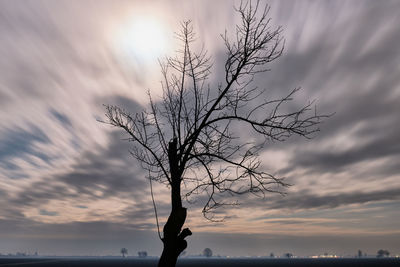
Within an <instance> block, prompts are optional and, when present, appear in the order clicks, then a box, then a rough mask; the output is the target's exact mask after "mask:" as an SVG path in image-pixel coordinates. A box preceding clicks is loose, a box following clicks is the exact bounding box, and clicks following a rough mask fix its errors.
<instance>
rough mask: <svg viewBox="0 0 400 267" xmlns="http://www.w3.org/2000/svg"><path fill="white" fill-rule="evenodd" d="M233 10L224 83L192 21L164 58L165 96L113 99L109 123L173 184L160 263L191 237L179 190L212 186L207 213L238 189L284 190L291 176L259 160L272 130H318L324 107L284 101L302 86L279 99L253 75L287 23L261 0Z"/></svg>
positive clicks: (187, 194)
mask: <svg viewBox="0 0 400 267" xmlns="http://www.w3.org/2000/svg"><path fill="white" fill-rule="evenodd" d="M236 11H237V13H238V14H239V16H240V18H241V23H240V24H238V25H236V31H235V32H234V34H233V38H229V36H228V34H227V33H225V34H223V35H221V36H222V39H223V42H224V44H225V47H226V52H227V54H226V61H225V65H224V67H225V69H224V73H225V75H224V77H223V81H221V82H220V83H219V84H217V85H215V86H213V85H211V84H210V83H209V81H208V78H209V76H210V74H211V68H212V62H211V58H210V57H209V56H208V54H207V51H206V50H205V49H200V50H199V51H194V49H193V46H194V45H193V43H194V41H195V34H194V31H193V27H192V24H191V22H190V21H186V22H183V23H182V30H181V31H180V33H179V34H177V38H179V40H180V41H181V43H182V47H181V50H179V51H178V53H177V55H176V56H175V57H167V58H166V59H165V60H164V61H160V65H161V71H162V75H163V81H162V89H163V96H162V100H161V101H155V100H154V99H153V98H152V97H151V95H150V93H149V108H148V110H143V111H142V112H140V113H136V114H130V113H129V112H127V111H125V110H123V109H121V108H119V107H117V106H110V105H108V106H106V117H107V119H108V120H107V123H109V124H111V125H113V126H116V127H120V128H122V129H123V130H125V132H127V133H128V134H129V141H131V142H132V143H133V148H132V151H131V153H132V155H133V156H134V157H135V158H136V159H137V160H138V161H139V162H140V163H141V165H142V166H143V168H144V169H145V170H146V171H148V173H149V175H148V178H149V179H150V181H156V182H160V183H162V184H165V185H167V187H168V188H169V189H170V191H171V205H172V209H171V212H170V215H169V217H168V220H167V223H166V224H165V226H164V228H163V237H162V238H161V236H160V238H161V239H162V242H163V244H164V249H163V252H162V255H161V258H160V261H159V266H175V264H176V260H177V258H178V256H179V254H180V253H181V252H182V251H183V250H184V249H185V248H186V247H187V242H186V240H185V238H186V237H187V236H189V235H191V234H192V232H191V231H190V230H189V229H188V228H185V229H183V230H182V227H183V225H184V223H185V220H186V208H184V207H183V206H182V198H184V199H186V200H188V201H190V200H191V197H194V196H195V195H197V194H201V195H202V196H206V201H205V202H204V208H203V214H204V216H205V217H206V218H208V219H210V220H216V219H217V218H215V217H214V215H213V212H212V211H213V210H214V209H215V208H218V207H221V206H223V205H235V204H236V202H235V201H231V199H232V197H233V196H236V195H243V194H246V193H251V194H254V195H257V196H261V197H263V196H264V195H265V193H269V192H272V193H282V192H283V191H282V188H283V187H285V186H287V184H286V183H285V182H284V181H283V180H282V179H281V178H278V177H275V176H274V175H272V174H271V173H268V172H265V171H264V170H263V169H262V167H261V161H260V159H259V157H258V152H259V151H260V149H262V148H263V147H264V145H265V144H266V143H267V142H268V141H271V140H272V141H284V140H286V139H287V138H289V137H290V136H292V135H300V136H303V137H307V138H310V137H312V134H313V133H315V132H316V131H318V124H319V122H320V119H321V118H322V117H325V116H323V115H317V113H316V112H314V111H313V110H312V102H310V103H308V104H305V105H304V106H303V107H301V108H300V109H297V110H295V111H286V110H287V109H286V108H285V104H287V103H288V102H290V101H291V100H292V98H293V96H294V94H295V93H296V91H298V89H294V90H292V91H291V92H289V93H288V94H287V95H285V96H284V97H281V98H279V99H265V92H264V91H265V90H263V89H259V88H257V87H255V86H254V85H253V83H252V82H253V79H254V77H255V76H256V75H257V74H261V73H264V72H266V71H268V70H269V69H268V64H269V63H270V62H271V61H273V60H275V59H277V58H278V57H280V56H281V55H282V51H283V47H284V40H283V37H282V29H281V27H277V28H272V27H271V25H270V19H269V18H268V12H269V7H268V6H265V7H261V6H260V5H259V2H257V3H255V4H254V3H253V4H252V3H251V2H247V3H242V4H241V5H240V6H239V7H238V8H237V9H236ZM238 125H239V126H240V127H245V128H247V129H251V130H252V131H254V133H256V134H257V135H258V136H261V137H263V138H262V141H258V142H257V143H256V142H251V141H248V140H245V141H244V140H243V138H240V136H236V135H235V133H234V130H233V129H234V127H236V126H238ZM182 185H184V187H182V188H181V186H182ZM181 189H182V191H181Z"/></svg>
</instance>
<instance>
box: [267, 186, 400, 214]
mask: <svg viewBox="0 0 400 267" xmlns="http://www.w3.org/2000/svg"><path fill="white" fill-rule="evenodd" d="M399 198H400V188H393V189H387V190H382V191H370V192H357V191H353V192H351V193H337V194H325V195H321V196H318V195H316V194H315V193H314V194H310V193H308V192H298V193H294V194H288V195H287V196H285V197H283V198H279V199H275V200H274V201H273V202H272V203H270V204H267V205H268V206H269V207H270V208H272V209H293V210H297V209H313V208H323V209H327V208H337V207H340V206H346V205H351V204H365V203H369V202H376V201H388V200H389V201H390V200H398V199H399Z"/></svg>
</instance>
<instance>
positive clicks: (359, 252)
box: [358, 249, 363, 258]
mask: <svg viewBox="0 0 400 267" xmlns="http://www.w3.org/2000/svg"><path fill="white" fill-rule="evenodd" d="M362 255H363V254H362V251H361V249H359V250H358V257H359V258H361V257H362Z"/></svg>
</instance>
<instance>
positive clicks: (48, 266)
mask: <svg viewBox="0 0 400 267" xmlns="http://www.w3.org/2000/svg"><path fill="white" fill-rule="evenodd" d="M0 266H29V267H33V266H36V267H37V266H44V267H67V266H68V267H77V266H80V267H83V266H87V267H90V266H93V267H97V266H98V267H118V266H138V267H150V266H157V259H156V258H149V259H138V258H125V259H124V258H100V257H99V258H61V257H57V258H2V259H0ZM177 266H178V267H186V266H191V267H197V266H198V267H205V266H224V267H228V266H234V267H236V266H237V267H239V266H254V267H261V266H266V267H270V266H277V267H285V266H296V267H300V266H304V267H306V266H311V267H312V266H352V267H372V266H378V267H385V266H400V259H399V258H384V259H374V258H366V259H251V258H238V259H225V258H224V259H221V258H211V259H201V258H196V259H180V260H179V261H178V264H177Z"/></svg>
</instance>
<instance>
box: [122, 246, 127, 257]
mask: <svg viewBox="0 0 400 267" xmlns="http://www.w3.org/2000/svg"><path fill="white" fill-rule="evenodd" d="M121 254H122V257H124V258H125V254H128V250H127V249H126V248H121Z"/></svg>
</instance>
